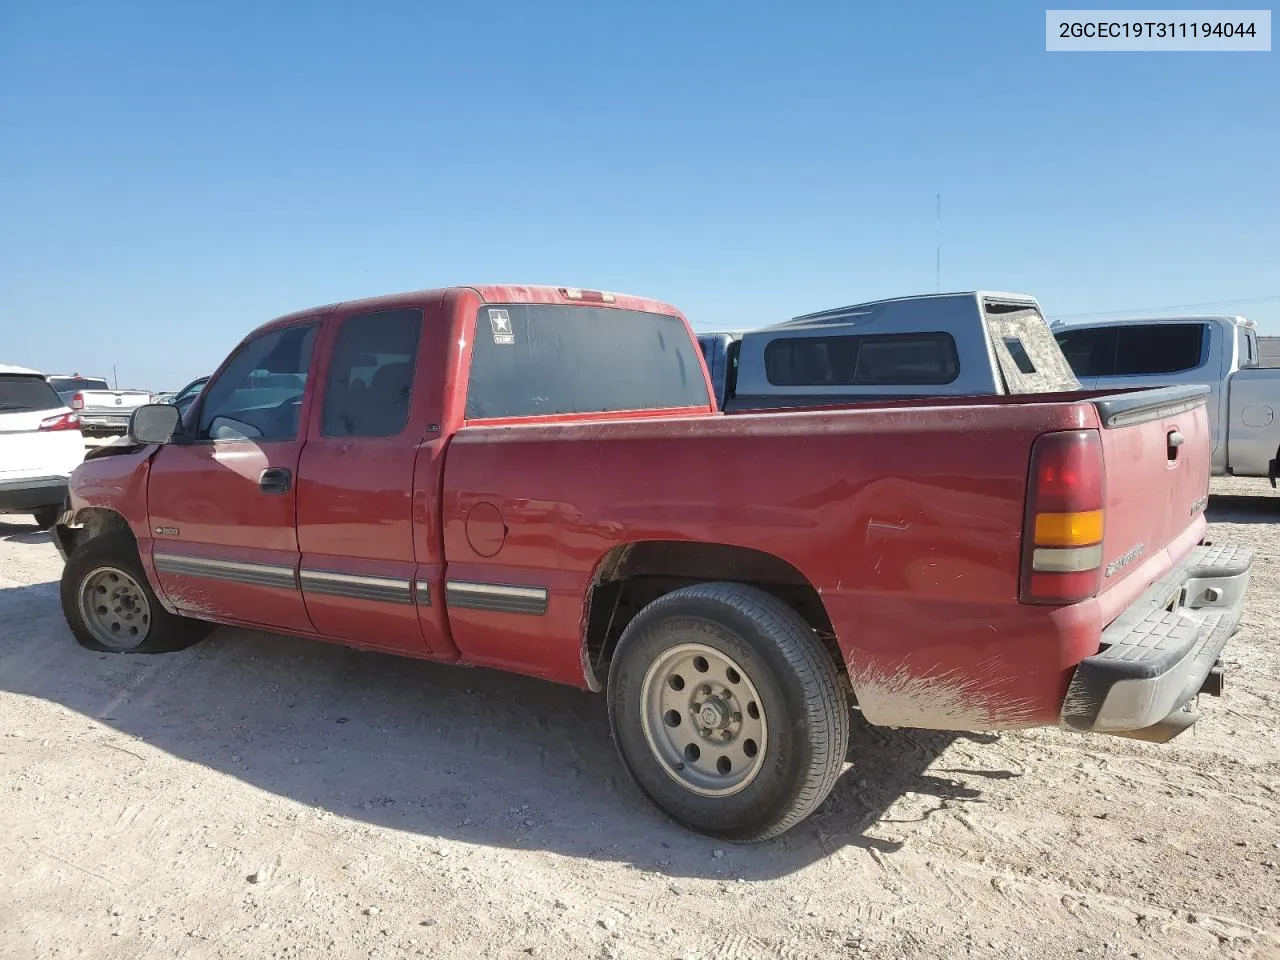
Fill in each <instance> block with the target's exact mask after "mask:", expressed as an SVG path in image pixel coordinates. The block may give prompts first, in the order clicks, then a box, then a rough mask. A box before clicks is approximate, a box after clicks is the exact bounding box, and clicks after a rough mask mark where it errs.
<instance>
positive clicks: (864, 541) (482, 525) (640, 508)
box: [443, 401, 1100, 729]
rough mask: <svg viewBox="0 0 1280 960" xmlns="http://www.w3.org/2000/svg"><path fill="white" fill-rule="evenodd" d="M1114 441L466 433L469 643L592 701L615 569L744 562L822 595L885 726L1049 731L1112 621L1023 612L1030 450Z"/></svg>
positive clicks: (804, 418) (769, 433)
mask: <svg viewBox="0 0 1280 960" xmlns="http://www.w3.org/2000/svg"><path fill="white" fill-rule="evenodd" d="M1096 426H1097V419H1096V415H1095V413H1094V410H1093V407H1092V406H1091V405H1090V404H1087V403H1079V402H1076V403H1072V402H1048V401H1046V402H1039V403H1033V402H1029V403H1017V404H1010V405H1008V406H999V405H987V404H983V405H982V409H981V411H980V413H979V412H978V411H976V410H975V409H974V408H972V407H965V406H958V405H948V406H939V407H919V406H916V407H903V408H890V409H885V408H880V409H867V410H860V411H845V412H842V413H798V414H786V413H782V414H764V415H742V416H734V417H698V418H690V419H685V420H680V421H673V420H663V421H634V420H626V421H612V422H594V423H581V422H580V423H572V424H558V425H541V426H533V425H530V426H514V427H513V426H505V427H490V426H469V427H464V428H463V429H462V430H461V431H459V432H458V433H457V434H456V436H455V437H454V439H453V441H452V443H451V445H450V449H449V454H448V458H447V463H446V469H445V496H444V517H443V522H444V539H445V555H446V557H447V558H448V563H449V567H448V571H449V572H448V576H449V580H450V583H451V584H452V583H453V582H454V581H455V580H459V581H463V587H462V590H461V591H459V590H456V589H453V588H452V587H451V588H450V590H451V592H450V600H449V617H450V623H451V626H452V630H453V635H454V639H455V641H456V642H457V645H458V647H459V649H460V651H461V652H462V655H463V657H464V659H467V660H470V661H471V662H474V663H480V664H492V665H495V666H502V667H504V668H506V669H511V670H516V671H519V672H524V673H530V674H535V675H538V676H544V677H548V678H551V679H556V680H560V681H563V682H568V683H575V684H579V685H581V684H583V683H584V682H585V681H584V670H583V664H582V635H583V623H582V620H583V610H584V608H585V604H586V601H587V599H588V595H589V589H590V586H591V583H592V579H593V577H594V576H595V575H596V571H597V570H598V569H599V568H600V566H601V563H602V562H603V561H604V560H605V558H606V557H608V556H609V554H610V552H611V551H613V550H616V549H618V548H620V547H622V546H624V545H626V544H628V543H634V542H640V541H699V542H706V543H718V544H727V545H732V546H740V547H745V548H751V549H756V550H763V551H766V552H768V553H771V554H773V555H774V556H776V557H778V558H780V559H782V560H785V561H786V562H787V563H789V564H791V565H792V566H793V567H795V568H796V569H797V570H799V571H800V572H801V573H802V574H803V575H804V577H805V578H806V579H807V580H808V581H809V582H810V583H811V584H812V585H813V586H814V587H815V588H816V589H817V590H818V592H819V593H820V595H821V597H822V599H823V601H824V604H825V606H826V608H827V611H828V613H829V614H830V616H831V618H832V620H833V625H834V632H835V634H836V640H837V642H838V644H839V646H840V649H841V651H842V653H843V654H844V657H845V660H846V663H847V665H848V667H849V670H850V672H851V675H852V678H853V681H854V687H855V690H856V692H857V694H858V696H859V699H860V701H861V704H862V707H863V709H864V711H865V712H866V714H867V716H868V719H870V720H872V721H873V722H878V723H895V724H902V725H909V724H910V725H916V726H927V727H939V728H960V729H964V728H971V729H990V728H994V727H1006V726H1026V725H1035V724H1041V723H1052V722H1055V720H1056V710H1057V707H1058V704H1060V702H1061V698H1062V695H1063V693H1064V692H1065V688H1066V683H1067V681H1068V671H1069V669H1070V667H1072V666H1073V665H1074V664H1075V663H1077V662H1078V661H1079V660H1080V659H1081V658H1082V657H1083V656H1086V655H1088V654H1091V653H1094V652H1096V643H1097V636H1098V631H1099V629H1100V623H1099V620H1098V616H1099V614H1098V610H1097V607H1096V604H1094V603H1093V602H1088V603H1085V604H1079V605H1076V606H1075V607H1072V608H1065V609H1063V610H1060V611H1058V612H1049V611H1046V610H1045V609H1044V608H1034V607H1029V606H1026V605H1023V604H1019V603H1018V602H1017V596H1018V570H1019V556H1020V550H1021V530H1022V523H1023V505H1024V497H1025V493H1026V474H1027V465H1028V458H1029V451H1030V446H1031V443H1032V440H1033V438H1034V437H1035V436H1037V435H1039V434H1040V433H1043V432H1047V431H1050V430H1063V429H1078V428H1084V427H1096ZM921 451H928V455H927V456H922V455H921ZM654 504H661V507H655V506H654ZM468 591H470V593H468ZM485 591H489V593H488V594H487V595H485ZM1091 641H1092V643H1093V646H1092V648H1091V647H1090V646H1089V644H1090V642H1091ZM975 665H977V666H976V667H975Z"/></svg>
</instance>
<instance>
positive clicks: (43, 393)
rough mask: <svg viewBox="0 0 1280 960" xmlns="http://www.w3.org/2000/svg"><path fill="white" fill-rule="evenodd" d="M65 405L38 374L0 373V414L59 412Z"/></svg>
mask: <svg viewBox="0 0 1280 960" xmlns="http://www.w3.org/2000/svg"><path fill="white" fill-rule="evenodd" d="M65 406H66V404H65V403H64V402H63V400H62V398H61V397H59V396H58V393H57V391H55V390H54V388H53V387H52V386H50V385H49V383H48V382H47V381H46V380H45V378H44V377H42V376H40V375H38V374H31V373H0V414H4V413H40V412H43V411H46V410H61V409H62V408H63V407H65Z"/></svg>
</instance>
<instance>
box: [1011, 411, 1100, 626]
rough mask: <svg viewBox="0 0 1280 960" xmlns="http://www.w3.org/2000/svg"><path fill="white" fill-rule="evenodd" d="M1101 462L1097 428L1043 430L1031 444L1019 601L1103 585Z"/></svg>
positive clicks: (1077, 595) (1064, 597) (1062, 599)
mask: <svg viewBox="0 0 1280 960" xmlns="http://www.w3.org/2000/svg"><path fill="white" fill-rule="evenodd" d="M1105 528H1106V467H1105V465H1104V461H1103V457H1102V438H1101V437H1100V436H1099V435H1098V431H1097V430H1067V431H1063V432H1061V433H1046V434H1044V435H1043V436H1041V437H1039V438H1037V439H1036V442H1035V444H1034V445H1033V446H1032V448H1031V476H1030V478H1029V480H1028V483H1027V514H1026V520H1025V522H1024V524H1023V530H1022V585H1021V599H1022V602H1023V603H1076V602H1078V601H1080V600H1085V599H1087V598H1089V597H1092V596H1094V595H1095V594H1096V593H1097V592H1098V589H1099V588H1100V587H1101V585H1102V539H1103V534H1104V532H1105Z"/></svg>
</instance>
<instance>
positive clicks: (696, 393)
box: [466, 303, 711, 420]
mask: <svg viewBox="0 0 1280 960" xmlns="http://www.w3.org/2000/svg"><path fill="white" fill-rule="evenodd" d="M703 369H704V368H703V364H702V362H701V361H700V359H699V356H698V348H697V347H696V346H695V345H694V342H693V340H692V338H690V336H689V334H688V330H687V328H686V327H685V325H684V323H683V321H681V320H680V318H679V317H675V316H671V315H669V314H662V313H647V312H644V311H641V310H623V309H618V308H615V307H595V306H586V305H583V306H578V305H567V304H549V303H491V304H484V305H483V306H481V307H480V308H479V310H478V311H477V315H476V325H475V336H474V343H473V345H472V351H471V376H470V379H469V381H468V384H467V407H466V418H467V419H468V420H480V419H497V418H508V417H539V416H554V415H559V414H590V413H613V412H621V411H628V410H636V411H639V410H672V409H681V408H687V407H707V406H711V400H710V398H709V396H708V394H707V382H706V377H705V375H704V373H703Z"/></svg>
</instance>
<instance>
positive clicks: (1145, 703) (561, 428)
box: [55, 286, 1251, 841]
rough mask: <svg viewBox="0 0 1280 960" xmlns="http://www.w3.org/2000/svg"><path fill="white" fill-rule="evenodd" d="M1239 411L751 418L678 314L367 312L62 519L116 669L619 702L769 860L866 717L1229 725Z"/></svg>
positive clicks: (526, 300)
mask: <svg viewBox="0 0 1280 960" xmlns="http://www.w3.org/2000/svg"><path fill="white" fill-rule="evenodd" d="M1205 396H1206V390H1205V389H1204V388H1201V387H1196V386H1182V387H1173V388H1168V389H1162V390H1146V391H1133V392H1121V393H1112V394H1101V395H1099V394H1089V393H1084V392H1080V391H1076V392H1071V393H1049V394H1021V395H1018V394H1014V395H1002V396H982V397H932V398H923V399H913V400H906V401H896V402H893V401H890V402H884V401H882V402H878V403H864V404H861V405H851V406H848V407H844V408H837V409H822V410H809V411H805V410H798V411H785V412H771V413H738V414H724V413H721V412H719V411H717V409H716V407H715V405H714V403H713V401H712V397H711V390H710V384H709V380H708V375H707V370H706V367H705V365H704V364H703V362H702V360H701V358H700V356H699V351H698V347H697V345H696V342H695V340H694V338H693V335H692V333H691V331H690V328H689V326H688V324H687V322H686V321H685V318H684V317H683V316H682V315H681V313H680V312H679V311H677V310H676V309H675V308H673V307H670V306H667V305H665V304H663V303H659V302H656V301H653V300H647V299H641V298H638V297H632V296H626V295H623V294H611V293H602V292H598V291H590V290H580V289H575V288H548V287H522V286H477V287H453V288H448V289H443V290H433V291H426V292H419V293H410V294H402V295H396V296H388V297H383V298H379V299H373V300H366V301H360V302H353V303H343V304H336V305H330V306H326V307H320V308H316V309H311V310H304V311H302V312H299V313H295V314H292V315H289V316H286V317H282V318H280V319H278V320H275V321H272V322H270V323H268V324H266V325H264V326H262V327H260V328H258V329H257V330H256V331H254V332H253V333H251V334H250V335H249V336H248V337H247V338H246V339H245V340H244V341H243V342H242V343H241V344H240V346H239V347H237V348H236V350H235V351H234V352H233V353H232V354H231V356H230V357H229V358H228V359H227V360H226V361H225V362H224V363H223V364H222V366H221V368H220V369H219V370H218V371H217V372H216V373H215V374H214V375H213V378H212V379H211V380H210V382H209V384H208V385H207V386H206V388H205V389H204V390H203V391H202V392H201V394H200V396H199V398H198V399H197V401H196V402H195V403H194V404H193V405H192V406H191V408H190V409H189V410H188V411H187V413H186V415H185V416H182V417H181V418H180V417H179V413H178V411H177V410H176V409H175V408H174V407H172V406H165V405H153V406H148V407H144V408H142V409H141V410H139V411H138V412H137V413H136V414H135V415H134V418H133V422H132V424H131V427H130V434H129V442H127V443H122V444H119V445H113V446H110V447H104V448H102V449H101V450H98V451H95V452H94V453H92V454H90V455H89V458H88V459H87V460H86V462H85V463H84V464H83V465H82V466H81V467H80V468H79V469H77V470H76V472H75V475H74V476H73V478H72V482H71V489H70V497H69V503H68V505H67V508H66V510H65V511H64V513H63V514H62V516H61V517H60V520H59V524H58V526H57V528H56V530H55V536H56V539H57V542H58V545H59V548H60V550H61V551H62V553H63V555H64V557H66V567H65V571H64V574H63V578H62V588H61V589H62V604H63V610H64V612H65V615H66V618H67V621H68V623H69V625H70V628H71V631H72V633H73V634H74V636H75V638H76V639H77V640H78V641H79V642H80V643H81V644H82V645H84V646H86V647H88V648H90V649H93V650H99V651H109V652H113V653H124V652H134V653H152V652H159V651H167V650H176V649H179V648H182V647H184V646H186V645H188V644H190V643H192V642H194V641H195V640H197V639H199V638H200V636H201V635H202V634H203V633H204V632H205V631H206V630H207V629H208V625H209V624H215V623H220V624H234V625H240V626H246V627H252V628H257V629H265V630H271V631H277V632H282V633H289V634H297V635H304V636H310V637H315V638H317V639H322V640H327V641H331V642H335V643H340V644H346V645H349V646H354V647H359V648H364V649H369V650H379V651H384V652H387V653H393V654H400V655H404V656H409V657H420V658H425V659H430V660H437V661H442V662H447V663H457V664H465V665H471V666H484V667H492V668H497V669H500V670H508V671H512V672H516V673H522V674H528V675H532V676H536V677H542V678H545V679H548V680H553V681H559V682H562V683H567V684H573V685H576V686H579V687H584V688H589V689H592V690H603V691H605V693H606V696H607V701H608V713H609V717H610V723H611V727H612V731H613V735H614V739H615V743H616V745H617V748H618V752H619V754H620V756H621V760H622V763H623V765H624V766H625V768H626V769H627V771H628V772H629V774H630V775H631V777H632V778H633V779H634V781H635V782H636V784H637V785H638V786H639V789H640V790H642V791H643V792H644V793H645V794H646V795H647V796H648V797H649V798H650V799H651V800H652V801H653V802H654V803H656V804H657V806H659V807H660V808H661V809H662V810H664V811H665V812H666V813H667V814H669V815H670V816H672V817H673V818H675V819H677V820H678V821H680V822H683V823H685V824H687V825H689V826H690V827H692V828H694V829H697V830H700V831H703V832H705V833H708V834H712V835H716V836H721V837H725V838H728V839H733V840H738V841H754V840H761V839H764V838H768V837H772V836H777V835H778V834H780V833H782V832H784V831H785V830H787V829H789V828H790V827H792V826H794V825H795V824H796V823H798V822H799V821H800V820H802V819H803V818H804V817H805V816H807V815H808V814H809V813H810V812H811V811H812V810H814V809H815V808H816V807H817V806H818V805H819V804H820V803H821V802H822V800H823V798H824V797H826V795H827V794H828V792H829V791H830V790H831V788H832V786H833V784H834V783H835V781H836V778H837V776H838V775H839V774H840V772H841V770H842V768H843V765H844V763H845V760H846V752H847V748H848V742H849V723H850V708H851V707H856V708H857V709H858V710H859V711H860V712H861V713H862V715H863V716H864V718H865V720H866V721H867V722H869V723H872V724H882V725H891V726H899V727H923V728H935V729H945V730H1005V729H1012V728H1024V727H1037V726H1044V725H1062V726H1064V727H1066V728H1068V729H1073V730H1079V731H1099V732H1106V733H1111V734H1119V735H1123V736H1130V737H1138V738H1142V739H1147V740H1154V741H1164V740H1168V739H1169V738H1170V737H1172V736H1174V735H1175V734H1177V733H1178V732H1180V731H1182V730H1184V729H1186V728H1187V727H1189V726H1190V725H1191V724H1192V723H1193V722H1195V720H1196V718H1197V716H1198V714H1197V711H1196V707H1195V703H1196V699H1197V695H1198V694H1199V693H1200V692H1202V691H1203V692H1208V693H1217V692H1218V687H1219V684H1220V679H1221V664H1220V661H1219V652H1220V651H1221V649H1222V647H1223V645H1224V644H1225V643H1226V641H1227V639H1228V638H1229V637H1230V636H1231V634H1232V633H1233V632H1234V631H1235V629H1236V625H1237V621H1238V619H1239V616H1240V610H1241V607H1242V604H1243V600H1244V591H1245V588H1246V585H1247V583H1248V577H1249V570H1250V564H1251V555H1250V553H1249V551H1248V550H1247V549H1246V548H1244V547H1241V546H1237V545H1235V544H1231V543H1225V542H1213V543H1210V542H1207V541H1206V540H1205V518H1204V507H1205V504H1206V500H1207V496H1208V479H1209V432H1208V420H1207V417H1206V413H1205ZM855 760H856V758H855Z"/></svg>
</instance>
